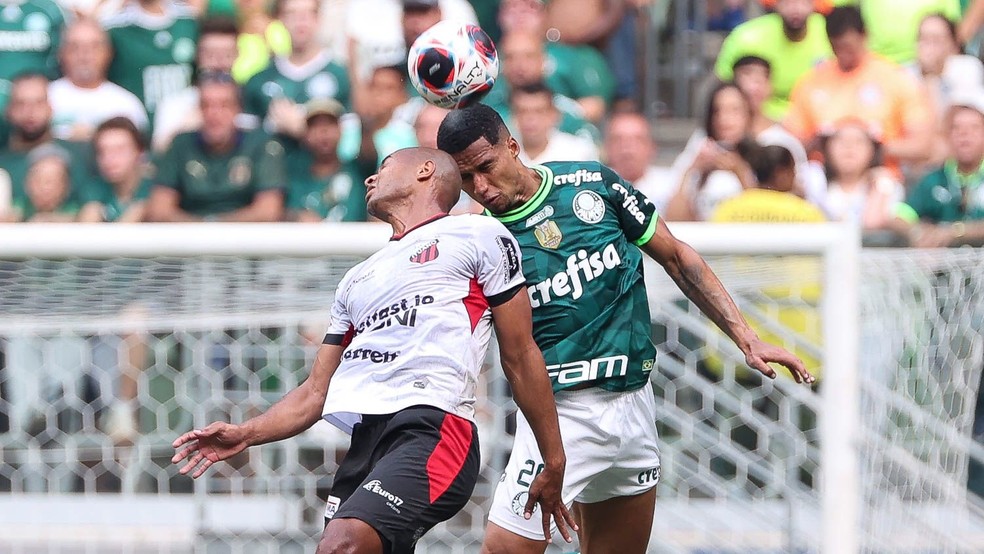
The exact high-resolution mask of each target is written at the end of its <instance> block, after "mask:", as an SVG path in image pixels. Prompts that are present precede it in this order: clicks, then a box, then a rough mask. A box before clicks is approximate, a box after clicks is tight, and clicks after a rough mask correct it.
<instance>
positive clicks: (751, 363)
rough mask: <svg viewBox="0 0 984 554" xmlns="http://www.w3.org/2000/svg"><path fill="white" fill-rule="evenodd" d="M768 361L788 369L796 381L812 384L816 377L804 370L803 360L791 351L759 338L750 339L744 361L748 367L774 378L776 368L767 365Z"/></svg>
mask: <svg viewBox="0 0 984 554" xmlns="http://www.w3.org/2000/svg"><path fill="white" fill-rule="evenodd" d="M770 362H775V363H777V364H779V365H781V366H783V367H785V368H786V369H788V370H789V372H790V373H792V374H793V379H796V382H797V383H811V384H812V383H815V382H816V380H817V378H816V377H814V376H813V375H812V374H811V373H810V372H809V371H807V370H806V366H805V365H803V360H800V359H799V358H798V357H796V355H795V354H793V353H792V352H790V351H788V350H786V349H785V348H782V347H779V346H775V345H773V344H769V343H767V342H765V341H763V340H761V339H755V340H754V341H752V344H751V346H750V347H749V349H748V352H747V353H745V363H747V364H748V367H752V368H755V369H757V370H758V371H759V372H760V373H761V374H762V375H765V376H766V377H768V378H770V379H775V378H776V370H774V369H772V368H771V367H769V363H770Z"/></svg>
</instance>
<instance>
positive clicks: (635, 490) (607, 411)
mask: <svg viewBox="0 0 984 554" xmlns="http://www.w3.org/2000/svg"><path fill="white" fill-rule="evenodd" d="M556 399H557V415H558V416H559V417H560V433H561V435H562V437H563V440H564V450H565V452H566V454H567V469H566V473H565V476H564V490H563V498H564V502H565V503H566V504H567V506H568V507H570V506H571V504H572V503H573V502H574V501H577V502H579V503H582V504H592V503H595V502H601V501H603V500H608V499H609V498H615V497H619V496H635V495H637V494H641V493H644V492H646V491H648V490H649V489H651V488H653V487H654V486H656V483H657V482H658V481H659V447H658V446H657V444H656V443H657V440H658V437H657V435H656V400H655V398H654V393H653V387H652V385H651V384H650V383H646V385H645V386H644V387H642V388H641V389H639V390H636V391H632V392H628V393H625V392H609V391H606V390H602V389H599V388H589V389H584V390H580V391H561V392H558V393H557V394H556ZM542 469H543V458H542V457H541V456H540V451H539V449H538V448H537V446H536V440H535V439H534V438H533V432H532V431H531V430H530V425H529V423H527V421H526V418H524V417H523V415H522V413H517V414H516V440H515V442H514V443H513V449H512V454H510V456H509V463H507V464H506V469H505V471H504V472H503V474H502V478H501V479H500V480H499V484H498V486H496V489H495V496H494V497H493V499H492V508H491V509H490V510H489V521H490V522H492V523H495V524H496V525H498V526H499V527H502V528H503V529H506V530H507V531H512V532H513V533H516V534H517V535H520V536H523V537H526V538H528V539H533V540H538V539H543V524H542V520H541V518H539V517H536V516H534V517H532V518H530V519H529V520H527V519H526V518H524V517H523V507H524V506H525V505H526V500H527V498H529V488H530V483H531V482H532V481H533V478H534V477H535V476H536V475H537V474H538V473H539V471H540V470H542ZM537 511H539V510H537ZM553 531H556V525H554V526H553Z"/></svg>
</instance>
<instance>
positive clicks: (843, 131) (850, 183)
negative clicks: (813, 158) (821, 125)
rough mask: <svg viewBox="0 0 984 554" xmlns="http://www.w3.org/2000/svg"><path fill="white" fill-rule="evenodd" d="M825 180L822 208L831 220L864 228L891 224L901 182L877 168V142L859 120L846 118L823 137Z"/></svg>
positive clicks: (902, 193)
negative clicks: (831, 132)
mask: <svg viewBox="0 0 984 554" xmlns="http://www.w3.org/2000/svg"><path fill="white" fill-rule="evenodd" d="M822 151H823V159H824V163H825V166H826V173H827V179H828V185H827V196H826V200H825V202H824V208H825V210H826V211H827V215H828V216H829V217H830V219H831V220H832V221H848V222H851V223H853V224H854V225H856V226H857V227H858V228H860V229H862V230H864V231H877V230H886V229H890V228H891V227H893V226H894V223H895V214H896V211H897V209H898V204H899V202H901V201H902V200H903V198H904V197H905V190H904V188H903V187H902V183H900V182H899V180H898V179H897V178H896V177H895V176H894V175H893V174H892V173H891V172H890V171H888V170H886V169H885V168H884V167H881V145H880V144H879V143H878V141H877V139H875V137H872V136H871V135H870V134H869V133H868V129H867V126H866V125H865V123H864V122H863V121H860V120H857V119H848V120H844V121H841V122H839V123H838V125H837V129H836V130H835V131H834V133H833V134H831V135H830V136H829V137H827V138H826V139H825V140H824V145H823V148H822Z"/></svg>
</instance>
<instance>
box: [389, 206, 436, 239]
mask: <svg viewBox="0 0 984 554" xmlns="http://www.w3.org/2000/svg"><path fill="white" fill-rule="evenodd" d="M447 215H448V214H446V213H439V214H437V215H435V216H434V217H431V218H428V219H425V220H423V221H421V222H420V223H418V224H416V225H414V226H413V227H410V228H409V229H404V230H403V232H402V233H397V234H395V235H393V236H391V237H390V241H395V240H400V239H402V238H403V237H405V236H407V235H409V234H410V233H411V232H412V231H416V230H417V229H420V228H421V227H423V226H424V225H427V224H428V223H433V222H435V221H437V220H438V219H441V218H444V217H447Z"/></svg>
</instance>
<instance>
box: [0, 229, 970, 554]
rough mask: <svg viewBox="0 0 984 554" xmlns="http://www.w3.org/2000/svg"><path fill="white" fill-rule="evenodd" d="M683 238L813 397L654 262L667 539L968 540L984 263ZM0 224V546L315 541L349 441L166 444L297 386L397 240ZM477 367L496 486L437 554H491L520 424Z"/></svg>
mask: <svg viewBox="0 0 984 554" xmlns="http://www.w3.org/2000/svg"><path fill="white" fill-rule="evenodd" d="M672 229H673V231H674V232H675V233H676V234H677V235H678V236H679V237H680V238H682V239H684V240H686V241H687V242H689V243H691V244H692V245H694V247H695V248H697V250H698V251H700V252H701V253H703V254H705V255H706V256H707V259H708V260H709V262H710V263H711V264H712V267H713V268H714V269H715V271H716V272H717V273H718V275H719V276H720V277H721V279H722V281H723V282H724V284H725V286H726V287H727V288H728V289H729V291H731V292H732V294H733V295H734V296H735V298H736V301H737V302H738V304H739V306H740V307H741V309H742V311H743V313H744V314H745V316H746V318H747V319H748V320H749V321H750V323H751V324H752V325H753V326H754V327H755V328H756V330H757V331H758V332H759V333H760V334H761V335H762V336H763V337H766V338H767V339H768V340H770V341H772V342H776V343H778V344H782V345H783V346H785V347H786V348H788V349H790V350H792V351H794V352H796V353H797V354H799V355H800V357H802V358H803V359H804V360H806V361H807V364H808V366H809V367H810V369H811V370H815V371H816V372H817V373H818V374H819V375H820V383H819V385H818V386H817V387H815V388H814V389H811V388H808V387H805V386H802V385H796V384H795V383H793V382H792V379H790V378H789V377H788V375H780V377H779V378H778V379H776V380H775V381H770V380H764V379H762V378H760V377H759V376H757V375H756V374H753V373H752V372H750V371H748V370H747V368H746V367H745V365H744V359H743V356H742V355H741V353H740V352H739V351H738V350H737V348H736V347H734V345H732V344H731V343H730V341H729V340H728V339H727V338H726V337H724V336H723V335H722V334H721V333H720V332H719V331H717V330H716V328H715V327H714V326H713V325H712V324H711V323H710V322H709V321H708V320H707V319H706V318H705V317H704V316H703V315H702V314H700V312H699V311H698V310H697V309H696V308H695V307H694V306H693V305H692V304H691V303H690V302H688V301H687V300H686V299H685V298H683V297H682V295H681V294H680V292H679V291H678V290H677V288H676V287H675V286H674V285H673V283H672V282H671V281H670V280H669V279H668V278H667V277H666V276H665V274H664V273H663V272H662V270H661V269H660V268H659V267H658V266H656V265H655V264H652V263H650V264H649V265H648V266H647V269H646V275H647V287H648V289H649V298H650V304H651V308H652V316H653V321H652V333H653V338H654V341H655V342H656V343H657V345H658V347H659V349H660V356H659V360H658V364H657V365H658V367H657V370H656V371H654V372H653V383H654V385H655V388H656V391H657V395H656V396H657V398H656V399H657V404H658V413H659V414H660V416H659V417H660V420H659V428H660V433H661V456H662V466H663V467H662V477H661V479H662V480H661V482H660V487H659V493H658V495H659V501H658V503H657V513H656V521H655V525H654V530H653V539H652V545H651V549H650V550H651V551H652V552H660V553H662V552H687V553H689V552H700V551H715V552H753V553H754V552H762V553H765V552H794V551H796V552H825V553H827V552H833V553H841V552H854V551H864V552H974V551H978V550H979V545H980V544H984V503H982V501H981V499H980V498H979V497H978V496H977V495H976V494H974V492H973V491H976V492H977V493H978V494H984V447H982V444H981V442H980V441H982V440H984V439H982V437H981V436H980V434H981V433H982V431H984V429H981V428H980V424H978V428H977V430H976V432H977V433H978V436H977V437H976V440H975V435H974V433H975V429H974V414H975V407H976V406H977V404H978V390H979V388H980V377H981V368H982V365H984V338H982V337H984V336H982V329H984V271H981V268H982V267H984V252H982V251H979V250H971V249H966V250H965V249H961V250H939V251H917V250H861V249H859V247H858V245H857V244H858V238H857V235H856V234H855V233H852V232H851V231H848V230H846V229H843V228H840V227H836V226H827V225H822V226H792V227H787V226H780V227H776V226H770V227H759V226H744V227H741V226H739V227H722V226H710V225H703V226H702V225H674V226H673V227H672ZM0 236H3V237H4V239H3V240H0V314H2V317H0V550H2V551H4V552H8V551H9V552H25V553H26V552H46V551H94V552H95V551H104V550H112V551H114V552H188V551H192V550H193V551H203V552H310V551H312V550H313V548H314V545H315V544H316V542H317V539H318V537H319V536H320V532H321V529H322V526H323V520H322V516H323V511H324V499H325V498H326V496H327V494H328V491H330V489H331V483H332V475H333V474H334V472H335V470H336V469H337V467H338V464H339V462H340V461H341V460H342V457H343V456H344V454H345V452H346V449H347V446H348V445H347V438H346V437H345V436H344V435H342V434H341V433H339V432H336V431H334V430H333V429H332V428H331V427H330V426H328V425H327V424H322V423H319V424H318V425H316V426H315V427H314V428H312V429H311V430H310V431H308V432H306V433H304V434H302V435H300V436H299V437H297V438H295V439H292V440H288V441H283V442H281V443H276V444H272V445H266V446H262V447H258V448H255V449H251V451H250V452H248V453H247V454H245V455H243V456H240V457H239V458H237V459H234V460H232V461H231V463H229V464H220V465H219V466H216V467H215V468H213V469H211V470H210V471H209V473H208V475H206V476H205V477H204V478H202V479H199V480H196V481H192V480H190V479H189V478H187V477H184V476H181V475H178V473H177V468H176V467H175V466H173V465H171V464H170V458H171V456H172V455H173V449H172V448H171V446H170V444H171V442H172V441H173V440H174V438H175V437H176V436H177V435H178V434H180V433H182V432H184V431H187V430H188V429H191V428H192V427H197V426H203V425H205V424H207V423H208V422H210V421H212V420H215V419H226V420H231V421H242V420H243V419H245V418H248V417H250V416H252V415H255V414H257V413H259V412H260V411H262V410H264V409H266V408H267V407H269V406H270V405H271V404H272V403H273V402H275V401H276V400H277V399H279V398H280V397H281V396H282V395H283V394H284V393H285V392H286V391H288V390H290V389H291V388H293V387H295V386H297V384H298V383H299V382H300V381H302V380H303V379H304V378H305V376H306V374H307V371H308V368H309V367H310V363H311V361H312V359H313V355H314V352H315V351H316V349H317V345H318V342H319V340H320V337H321V334H322V333H323V330H324V326H325V317H326V313H327V308H328V306H329V305H330V302H331V300H332V298H333V294H334V289H335V286H336V285H337V283H338V281H339V280H340V278H341V277H342V275H343V274H344V273H345V271H346V270H347V269H348V268H350V267H351V266H352V265H354V264H355V263H357V262H358V261H359V260H361V259H364V258H365V257H366V256H367V255H369V254H371V253H372V252H373V251H375V249H377V248H378V247H379V246H381V245H382V244H384V243H385V241H386V239H387V237H388V227H386V226H382V225H373V224H346V225H312V226H306V225H304V226H302V225H256V226H253V225H219V224H215V225H213V224H199V225H188V226H185V225H168V226H159V225H141V226H133V227H130V226H111V225H107V226H95V227H79V226H60V225H31V226H8V227H2V228H0ZM395 278H398V276H395ZM487 365H488V366H489V367H488V369H487V371H485V373H484V374H483V375H484V382H483V383H482V386H481V392H482V397H481V398H480V404H481V406H480V410H479V414H478V418H479V421H478V423H479V427H480V429H481V434H480V440H481V443H482V459H483V469H482V473H481V480H480V483H479V486H478V487H477V488H476V490H475V493H474V496H473V498H472V501H471V502H470V503H469V504H468V505H467V506H466V508H465V509H464V510H463V511H462V513H461V514H459V515H458V516H456V517H455V518H453V519H452V520H450V521H449V522H447V523H445V524H443V525H441V526H439V527H438V528H436V529H435V530H434V531H432V532H431V533H429V534H428V535H426V536H425V537H424V538H423V539H422V542H421V546H420V551H422V552H437V553H441V552H462V553H466V552H474V551H477V548H478V545H479V544H480V542H481V539H482V536H483V529H484V525H485V514H486V513H487V508H488V503H489V499H490V497H491V493H492V491H493V490H494V486H495V484H496V483H497V482H498V479H499V474H500V471H501V468H502V467H503V465H504V463H505V460H506V457H507V456H508V452H509V448H510V446H511V436H510V432H511V431H512V427H513V421H514V420H513V413H514V412H515V406H514V404H513V403H512V401H511V400H510V396H509V393H508V388H507V386H506V384H505V380H504V378H503V377H502V373H501V369H499V368H498V367H496V363H495V356H494V355H491V356H490V357H489V360H488V364H487ZM646 477H647V476H645V475H640V476H639V479H645V478H646ZM575 548H576V545H575V546H569V547H567V548H566V549H564V548H559V547H558V548H555V549H554V550H552V552H570V551H573V550H574V549H575Z"/></svg>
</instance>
